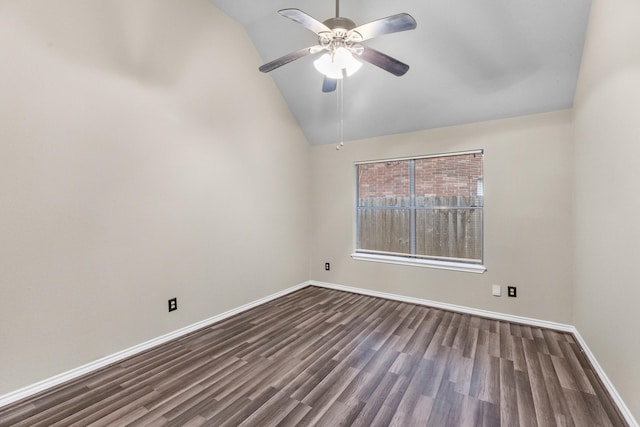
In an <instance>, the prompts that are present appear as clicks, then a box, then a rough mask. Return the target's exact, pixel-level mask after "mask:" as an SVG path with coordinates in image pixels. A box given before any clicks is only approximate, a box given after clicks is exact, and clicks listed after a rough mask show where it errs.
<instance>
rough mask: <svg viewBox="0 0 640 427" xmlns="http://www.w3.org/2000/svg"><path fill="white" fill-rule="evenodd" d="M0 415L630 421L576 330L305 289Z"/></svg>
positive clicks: (21, 421)
mask: <svg viewBox="0 0 640 427" xmlns="http://www.w3.org/2000/svg"><path fill="white" fill-rule="evenodd" d="M0 425H1V426H8V425H11V426H29V427H35V426H47V427H50V426H88V425H91V426H105V425H113V426H162V425H170V426H200V425H210V426H238V425H242V426H261V427H263V426H276V425H277V426H294V425H301V426H304V425H320V426H349V425H354V426H400V427H404V426H437V427H440V426H536V425H538V426H624V425H627V424H626V423H625V422H624V420H623V418H622V417H621V415H620V414H619V412H618V411H617V409H616V407H615V405H614V404H613V402H612V400H611V399H610V397H609V395H608V394H607V392H606V391H605V389H604V388H603V386H602V385H601V383H600V381H599V380H598V378H597V377H596V375H595V373H594V371H593V369H592V367H591V366H590V364H589V362H588V360H587V359H586V357H585V356H584V355H583V352H582V351H581V349H580V347H579V346H578V345H577V344H576V342H575V340H574V339H573V337H572V335H570V334H566V333H562V332H557V331H553V330H548V329H541V328H535V327H529V326H524V325H518V324H513V323H508V322H503V321H496V320H489V319H484V318H480V317H475V316H470V315H467V314H460V313H454V312H448V311H443V310H440V309H434V308H429V307H424V306H418V305H412V304H407V303H402V302H396V301H390V300H385V299H380V298H373V297H367V296H362V295H356V294H351V293H347V292H341V291H335V290H329V289H323V288H318V287H306V288H304V289H302V290H299V291H297V292H295V293H292V294H289V295H286V296H284V297H282V298H279V299H277V300H274V301H271V302H269V303H267V304H264V305H261V306H259V307H257V308H254V309H252V310H249V311H246V312H244V313H241V314H239V315H236V316H234V317H232V318H229V319H226V320H224V321H222V322H220V323H217V324H215V325H213V326H211V327H207V328H204V329H202V330H199V331H197V332H194V333H192V334H190V335H188V336H185V337H182V338H180V339H177V340H175V341H172V342H170V343H167V344H164V345H161V346H159V347H156V348H154V349H151V350H149V351H146V352H145V353H143V354H139V355H137V356H135V357H132V358H130V359H127V360H125V361H122V362H120V363H117V364H114V365H112V366H109V367H107V368H104V369H101V370H99V371H96V372H94V373H91V374H90V375H87V376H84V377H82V378H79V379H77V380H74V381H72V382H70V383H67V384H64V385H61V386H59V387H56V388H55V389H52V390H49V391H47V392H45V393H42V394H40V395H37V396H34V397H32V398H29V399H27V400H24V401H21V402H17V403H15V404H12V405H10V406H8V407H5V408H2V409H0Z"/></svg>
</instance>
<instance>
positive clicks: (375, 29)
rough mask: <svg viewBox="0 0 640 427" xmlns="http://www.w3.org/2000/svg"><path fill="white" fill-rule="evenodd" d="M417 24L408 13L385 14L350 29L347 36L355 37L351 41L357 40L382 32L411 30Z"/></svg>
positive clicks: (375, 35) (369, 37)
mask: <svg viewBox="0 0 640 427" xmlns="http://www.w3.org/2000/svg"><path fill="white" fill-rule="evenodd" d="M417 25H418V24H417V23H416V20H415V19H413V17H412V16H411V15H409V14H408V13H398V14H397V15H391V16H387V17H386V18H382V19H378V20H376V21H371V22H369V23H368V24H363V25H360V26H359V27H356V28H354V29H353V30H351V31H350V32H349V35H348V36H347V37H348V38H352V39H353V38H355V39H354V40H353V41H355V42H359V41H363V40H368V39H371V38H374V37H378V36H382V35H384V34H391V33H397V32H400V31H407V30H413V29H414V28H416V27H417ZM353 33H358V34H359V35H360V36H361V37H362V38H361V39H360V38H359V37H358V36H357V35H355V34H353ZM352 35H353V37H352Z"/></svg>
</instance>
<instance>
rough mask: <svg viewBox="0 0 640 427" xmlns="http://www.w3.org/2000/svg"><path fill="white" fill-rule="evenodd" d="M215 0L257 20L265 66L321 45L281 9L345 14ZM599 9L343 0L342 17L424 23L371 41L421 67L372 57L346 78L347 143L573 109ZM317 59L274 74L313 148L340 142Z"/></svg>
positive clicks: (506, 1) (490, 0)
mask: <svg viewBox="0 0 640 427" xmlns="http://www.w3.org/2000/svg"><path fill="white" fill-rule="evenodd" d="M211 1H212V2H213V3H214V4H215V5H216V6H217V7H219V8H220V9H222V10H223V11H224V12H226V13H227V14H228V15H230V16H231V17H232V18H234V19H236V20H237V21H238V22H240V23H241V24H242V25H243V26H244V27H245V28H246V31H247V33H248V34H249V37H250V38H251V39H252V41H253V43H254V44H255V46H256V48H257V50H258V52H259V53H260V55H261V56H262V58H263V60H264V62H268V61H271V60H273V59H275V58H278V57H280V56H282V55H284V54H287V53H289V52H291V51H294V50H298V49H300V48H303V47H307V46H311V45H315V44H316V42H317V37H316V36H315V35H314V34H313V33H312V32H310V31H309V30H306V29H305V28H304V27H302V26H301V25H299V24H297V23H295V22H293V21H291V20H289V19H287V18H284V17H282V16H280V15H279V14H278V13H277V11H278V10H280V9H285V8H297V9H301V10H303V11H304V12H306V13H307V14H309V15H311V16H313V17H315V18H316V19H318V20H319V21H324V20H325V19H327V18H330V17H333V16H334V15H335V3H334V2H333V0H323V1H317V0H316V1H311V0H270V1H249V0H211ZM590 6H591V1H590V0H426V1H425V0H396V1H381V0H367V1H365V0H343V1H342V2H341V3H340V12H341V13H340V15H341V16H344V17H347V18H350V19H352V20H353V21H355V23H356V25H361V24H364V23H367V22H370V21H373V20H376V19H379V18H383V17H385V16H389V15H393V14H396V13H400V12H406V13H409V14H410V15H412V16H413V17H414V18H415V19H416V21H417V22H418V27H417V29H415V30H413V31H407V32H401V33H396V34H389V35H385V36H381V37H380V38H376V39H373V40H368V41H366V42H365V43H364V44H365V45H367V46H371V47H373V48H375V49H378V50H380V51H382V52H384V53H386V54H388V55H390V56H392V57H395V58H397V59H398V60H400V61H402V62H405V63H407V64H409V65H410V66H411V68H410V69H409V71H408V72H407V74H405V75H404V76H402V77H396V76H393V75H392V74H389V73H387V72H385V71H383V70H381V69H379V68H377V67H375V66H373V65H371V64H368V63H364V65H363V67H362V69H361V70H360V71H358V72H357V73H356V74H355V75H353V76H352V77H349V78H348V79H346V80H345V82H344V139H345V141H348V140H355V139H362V138H369V137H375V136H380V135H388V134H394V133H402V132H410V131H416V130H421V129H429V128H435V127H443V126H451V125H458V124H464V123H471V122H477V121H483V120H492V119H498V118H505V117H513V116H519V115H524V114H534V113H541V112H546V111H553V110H558V109H563V108H570V107H571V106H572V105H573V96H574V92H575V87H576V80H577V77H578V71H579V66H580V60H581V56H582V49H583V45H584V37H585V32H586V26H587V20H588V15H589V9H590ZM221 42H222V43H225V42H228V41H221ZM314 59H315V57H313V56H308V57H305V58H302V59H299V60H297V61H294V62H292V63H290V64H287V65H285V66H283V67H281V68H279V69H277V70H275V71H273V72H271V73H270V74H267V75H264V78H265V79H267V78H273V79H274V81H275V83H276V85H277V86H278V88H279V89H280V91H281V92H282V95H283V97H284V99H285V100H286V102H287V103H288V105H289V107H290V109H291V111H292V112H293V114H294V116H295V117H296V119H297V120H298V123H299V124H300V126H301V128H302V130H303V132H304V133H305V135H306V136H307V139H308V140H309V142H310V143H311V144H335V143H336V141H337V125H336V124H337V95H336V92H334V93H330V94H326V93H322V91H321V87H322V76H321V75H320V74H319V73H318V72H317V71H316V70H315V69H314V67H313V60H314ZM258 72H259V71H258V70H257V68H256V73H258Z"/></svg>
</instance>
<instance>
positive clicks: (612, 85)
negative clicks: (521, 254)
mask: <svg viewBox="0 0 640 427" xmlns="http://www.w3.org/2000/svg"><path fill="white" fill-rule="evenodd" d="M639 22H640V3H639V2H633V1H625V0H594V2H593V4H592V10H591V18H590V23H589V28H588V33H587V43H586V45H585V51H584V56H583V62H582V68H581V72H580V79H579V83H578V91H577V95H576V99H575V107H574V113H575V135H576V154H575V159H576V160H575V169H576V174H575V205H574V206H575V248H576V250H575V256H576V262H575V276H574V277H575V296H574V300H575V303H574V307H575V308H574V311H575V317H574V318H575V324H576V326H577V328H578V330H579V331H580V333H581V334H582V335H583V336H584V338H585V340H586V341H587V344H588V345H589V348H590V349H591V350H592V351H593V352H594V353H595V355H596V357H597V359H598V361H599V363H600V364H601V365H602V367H603V368H604V370H605V372H606V373H607V375H608V376H609V378H610V379H611V380H612V381H613V383H614V385H615V387H616V389H617V390H618V392H619V393H620V394H621V396H622V398H623V399H624V401H625V402H626V404H627V406H629V409H630V410H631V412H632V413H633V414H634V417H635V418H636V419H637V420H640V335H639V334H638V326H639V325H640V310H639V309H638V304H639V302H640V286H639V280H638V271H637V270H636V264H637V263H638V260H637V255H638V247H639V242H640V222H638V217H639V214H638V212H640V190H639V184H640V164H639V159H640V115H639V113H640V47H639V44H638V43H639V41H640V25H639V24H638V23H639Z"/></svg>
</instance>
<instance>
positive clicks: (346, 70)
mask: <svg viewBox="0 0 640 427" xmlns="http://www.w3.org/2000/svg"><path fill="white" fill-rule="evenodd" d="M313 65H314V67H315V68H316V70H318V72H320V74H323V75H325V76H326V77H328V78H330V79H341V78H343V77H344V76H345V75H346V77H350V76H352V75H353V74H354V73H355V72H356V71H358V70H359V69H360V67H362V62H360V61H358V60H357V59H355V58H354V57H353V55H352V54H351V52H349V51H348V50H347V49H345V48H344V47H339V48H338V49H336V50H335V52H333V53H332V54H329V53H325V54H324V55H322V56H321V57H320V58H318V59H316V60H315V61H313Z"/></svg>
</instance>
